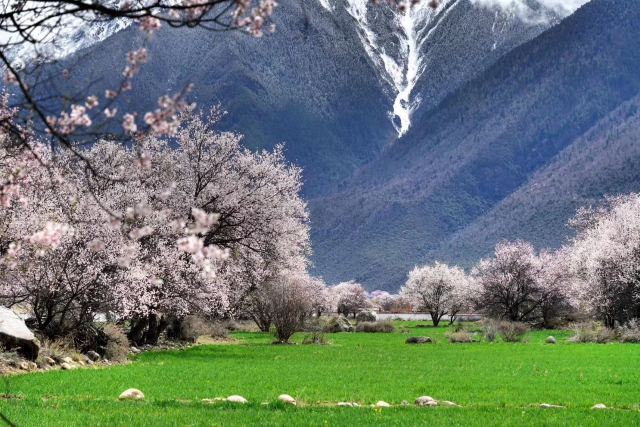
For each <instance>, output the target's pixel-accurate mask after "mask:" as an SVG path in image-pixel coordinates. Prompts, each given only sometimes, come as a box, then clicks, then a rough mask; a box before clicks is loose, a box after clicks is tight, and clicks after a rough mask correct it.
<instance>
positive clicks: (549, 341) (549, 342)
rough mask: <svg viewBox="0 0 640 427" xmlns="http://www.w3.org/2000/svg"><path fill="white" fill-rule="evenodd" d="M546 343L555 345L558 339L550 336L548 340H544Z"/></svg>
mask: <svg viewBox="0 0 640 427" xmlns="http://www.w3.org/2000/svg"><path fill="white" fill-rule="evenodd" d="M544 342H545V343H547V344H555V343H556V338H555V337H552V336H548V337H547V339H546V340H544Z"/></svg>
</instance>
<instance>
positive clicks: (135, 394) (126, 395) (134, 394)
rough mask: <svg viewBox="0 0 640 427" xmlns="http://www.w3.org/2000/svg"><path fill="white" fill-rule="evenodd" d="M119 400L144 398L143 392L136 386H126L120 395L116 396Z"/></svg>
mask: <svg viewBox="0 0 640 427" xmlns="http://www.w3.org/2000/svg"><path fill="white" fill-rule="evenodd" d="M118 399H120V400H144V393H142V392H141V391H140V390H138V389H137V388H128V389H126V390H125V391H123V392H122V393H121V394H120V396H118Z"/></svg>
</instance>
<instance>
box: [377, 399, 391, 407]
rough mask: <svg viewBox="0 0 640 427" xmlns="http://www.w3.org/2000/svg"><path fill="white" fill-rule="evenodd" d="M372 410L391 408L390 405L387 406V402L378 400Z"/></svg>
mask: <svg viewBox="0 0 640 427" xmlns="http://www.w3.org/2000/svg"><path fill="white" fill-rule="evenodd" d="M373 406H374V408H391V405H389V404H388V403H387V402H385V401H384V400H378V401H377V402H376V404H375V405H373Z"/></svg>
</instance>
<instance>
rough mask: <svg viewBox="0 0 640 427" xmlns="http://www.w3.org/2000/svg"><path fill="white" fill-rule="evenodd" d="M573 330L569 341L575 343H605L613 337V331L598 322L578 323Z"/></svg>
mask: <svg viewBox="0 0 640 427" xmlns="http://www.w3.org/2000/svg"><path fill="white" fill-rule="evenodd" d="M573 330H574V335H573V336H572V337H571V338H569V341H571V342H575V343H598V344H605V343H608V342H611V341H613V340H614V339H615V331H614V330H613V329H609V328H606V327H605V326H604V325H602V324H601V323H598V322H587V323H578V324H576V325H575V326H574V328H573Z"/></svg>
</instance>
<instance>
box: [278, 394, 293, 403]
mask: <svg viewBox="0 0 640 427" xmlns="http://www.w3.org/2000/svg"><path fill="white" fill-rule="evenodd" d="M278 400H279V401H280V402H283V403H286V404H288V405H294V406H295V405H296V404H297V402H296V400H295V399H294V398H293V397H291V396H289V395H288V394H281V395H280V396H278Z"/></svg>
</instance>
